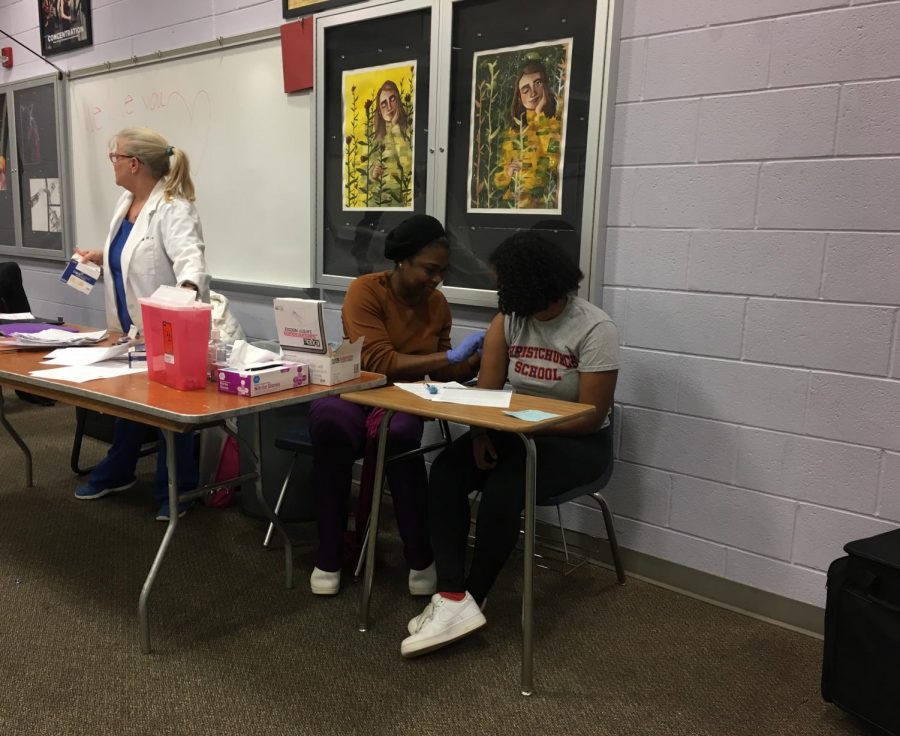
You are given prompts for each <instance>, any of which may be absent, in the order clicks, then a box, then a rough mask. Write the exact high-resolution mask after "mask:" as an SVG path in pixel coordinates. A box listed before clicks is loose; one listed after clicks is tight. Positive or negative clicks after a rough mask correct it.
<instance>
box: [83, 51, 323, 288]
mask: <svg viewBox="0 0 900 736" xmlns="http://www.w3.org/2000/svg"><path fill="white" fill-rule="evenodd" d="M311 107H312V105H311V96H310V94H308V93H304V94H302V95H290V96H289V95H286V94H285V92H284V86H283V77H282V67H281V45H280V42H279V39H278V38H275V39H273V40H270V41H268V40H267V41H263V42H259V43H255V44H252V45H247V46H238V47H232V48H225V49H221V50H216V51H214V52H209V53H205V54H201V55H195V56H187V57H182V58H178V59H173V60H170V61H164V62H159V63H154V64H150V65H146V66H138V67H134V68H130V69H124V70H117V71H113V72H109V73H104V74H99V75H97V76H91V77H85V78H83V79H75V80H72V81H71V82H70V87H69V130H70V135H71V156H70V161H71V164H70V167H71V171H72V175H73V181H72V186H71V189H70V191H71V192H72V198H73V203H74V212H75V235H76V238H75V241H74V242H75V244H76V245H77V246H78V247H80V248H88V249H91V248H102V247H103V243H104V241H105V239H106V235H107V233H108V231H109V222H110V218H111V217H112V214H113V209H114V206H115V203H116V200H117V199H118V197H119V195H120V194H121V192H122V190H121V189H119V188H118V187H116V185H115V182H114V181H113V170H112V164H110V162H109V159H108V158H107V153H108V152H109V147H108V143H109V140H110V138H111V137H112V136H113V135H115V133H116V132H117V131H119V130H121V129H122V128H125V127H129V126H133V125H142V126H147V127H150V128H154V129H156V130H158V131H159V132H160V133H162V135H163V136H164V137H165V138H166V139H167V140H168V141H169V143H170V145H174V146H176V147H179V148H182V149H183V150H184V151H185V152H186V153H187V154H188V157H189V158H190V163H191V175H192V177H193V179H194V184H195V186H196V189H197V200H196V205H197V210H198V212H199V213H200V220H201V222H202V224H203V235H204V240H205V241H206V257H207V262H208V264H209V269H210V272H211V274H212V277H213V278H214V279H224V280H229V281H238V282H248V283H253V284H266V285H274V286H291V287H309V286H311V285H312V277H311V270H312V269H311V261H312V255H311V247H310V243H311V232H312V231H311V225H310V223H311V219H310V218H311V206H310V204H311V203H310V199H311V195H310V190H311V188H310V181H311V173H310V172H311V170H312V155H311V146H310V142H311V133H310V125H311V112H310V111H311Z"/></svg>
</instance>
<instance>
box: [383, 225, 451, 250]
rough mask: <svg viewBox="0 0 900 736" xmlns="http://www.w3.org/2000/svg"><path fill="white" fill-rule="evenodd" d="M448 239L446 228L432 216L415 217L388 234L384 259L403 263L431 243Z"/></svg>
mask: <svg viewBox="0 0 900 736" xmlns="http://www.w3.org/2000/svg"><path fill="white" fill-rule="evenodd" d="M446 237H447V233H446V232H445V231H444V226H443V225H441V223H440V222H438V221H437V220H436V219H435V218H433V217H432V216H431V215H413V216H412V217H408V218H407V219H405V220H404V221H403V222H401V223H400V224H399V225H397V227H395V228H394V229H393V230H391V231H390V232H389V233H388V234H387V238H385V241H384V257H385V258H387V259H388V260H391V261H402V260H404V259H406V258H409V257H410V256H414V255H415V254H416V253H418V252H419V251H420V250H422V248H424V247H425V246H426V245H428V244H429V243H433V242H434V241H435V240H438V239H439V238H446Z"/></svg>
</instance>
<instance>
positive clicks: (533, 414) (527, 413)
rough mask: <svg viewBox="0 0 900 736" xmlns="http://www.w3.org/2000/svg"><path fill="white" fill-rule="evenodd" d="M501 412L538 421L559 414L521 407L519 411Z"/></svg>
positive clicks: (526, 420)
mask: <svg viewBox="0 0 900 736" xmlns="http://www.w3.org/2000/svg"><path fill="white" fill-rule="evenodd" d="M503 413H504V414H506V415H508V416H511V417H515V418H516V419H521V420H523V421H525V422H540V421H541V420H543V419H554V418H555V417H558V416H559V414H551V413H550V412H549V411H541V410H540V409H522V410H520V411H505V412H503Z"/></svg>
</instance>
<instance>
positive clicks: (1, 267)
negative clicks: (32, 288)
mask: <svg viewBox="0 0 900 736" xmlns="http://www.w3.org/2000/svg"><path fill="white" fill-rule="evenodd" d="M30 311H31V306H30V305H29V304H28V297H27V296H26V295H25V287H24V286H23V285H22V270H21V269H20V268H19V264H18V263H15V262H14V261H6V262H5V263H0V312H4V313H7V314H9V313H13V314H14V313H17V312H30Z"/></svg>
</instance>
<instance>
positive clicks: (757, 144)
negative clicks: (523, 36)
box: [0, 0, 900, 605]
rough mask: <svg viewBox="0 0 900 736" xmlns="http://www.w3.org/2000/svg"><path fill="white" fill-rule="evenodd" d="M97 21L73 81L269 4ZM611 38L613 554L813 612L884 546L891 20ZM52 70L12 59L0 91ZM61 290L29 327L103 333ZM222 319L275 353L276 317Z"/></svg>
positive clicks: (668, 0)
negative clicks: (616, 339) (628, 554)
mask: <svg viewBox="0 0 900 736" xmlns="http://www.w3.org/2000/svg"><path fill="white" fill-rule="evenodd" d="M570 1H572V2H574V1H577V0H570ZM93 7H94V46H93V48H90V49H84V50H79V51H76V52H73V53H71V54H67V55H64V56H58V57H55V59H54V60H55V61H56V62H57V63H58V64H60V65H62V66H63V67H64V68H72V69H77V68H81V67H86V66H91V65H93V64H97V63H101V62H103V61H106V60H116V59H122V58H128V57H130V56H132V55H141V54H146V53H151V52H153V51H156V50H157V49H163V50H165V49H171V48H178V47H181V46H186V45H190V44H194V43H200V42H203V41H210V40H212V39H214V38H216V37H217V36H231V35H235V34H239V33H245V32H248V31H252V30H257V29H263V28H273V27H276V26H277V25H279V24H280V23H281V3H280V0H265V1H264V2H258V1H256V0H179V1H178V2H175V1H174V0H154V1H153V2H151V1H150V0H94V2H93ZM0 27H3V28H4V30H7V31H9V32H10V33H13V34H15V35H16V36H17V38H19V39H21V40H22V41H24V42H25V43H27V44H29V45H30V46H31V47H32V48H39V47H40V44H39V40H38V32H37V2H35V0H0ZM622 38H623V41H622V48H621V59H620V76H619V83H618V103H617V105H616V120H615V137H616V140H615V150H614V158H613V165H614V166H613V172H612V195H611V202H610V211H609V224H610V227H609V231H608V243H607V261H606V276H605V283H606V284H607V288H606V289H605V293H604V301H603V306H604V308H605V309H607V311H609V312H610V313H611V314H612V315H613V317H614V318H615V319H616V321H617V323H618V325H619V327H620V330H621V335H622V341H623V351H622V354H623V359H624V365H623V370H622V372H621V380H620V384H619V390H618V393H617V401H618V403H619V408H618V412H619V422H618V425H619V445H618V454H619V462H618V467H617V469H616V474H615V477H614V481H613V486H612V487H611V489H610V490H609V496H610V498H611V501H612V503H613V508H614V510H615V512H616V514H617V527H618V529H619V531H620V534H621V537H622V542H623V543H624V544H625V545H626V546H627V547H630V548H632V549H635V550H639V551H641V552H646V553H648V554H651V555H653V556H656V557H659V558H661V559H664V560H671V561H673V562H676V563H680V564H682V565H686V566H688V567H691V568H694V569H697V570H701V571H704V572H710V573H714V574H716V575H720V576H724V577H726V578H729V579H731V580H735V581H738V582H741V583H746V584H748V585H750V586H753V587H755V588H759V589H761V590H766V591H772V592H775V593H779V594H781V595H784V596H787V597H788V598H792V599H795V600H799V601H804V602H807V603H812V604H815V605H822V603H823V601H824V590H825V585H824V583H825V581H824V570H825V569H826V566H827V564H828V562H829V561H830V560H831V559H833V558H834V557H836V556H838V555H839V554H840V548H841V546H842V545H843V544H844V543H845V542H846V541H848V540H850V539H854V538H857V537H861V536H864V535H868V534H872V533H876V532H879V531H882V530H885V529H888V528H893V527H895V526H896V525H897V523H898V522H900V340H898V336H897V332H898V317H897V312H898V310H897V306H898V304H900V233H898V231H900V102H898V94H900V2H893V1H892V2H861V1H860V0H840V1H838V0H830V1H829V0H624V19H623V27H622ZM47 71H48V69H47V67H46V66H44V65H43V64H41V63H40V62H37V61H33V60H30V59H29V58H28V56H27V55H26V54H25V53H24V52H21V51H20V50H17V51H16V66H15V68H14V69H13V70H11V71H7V70H0V84H3V83H6V82H11V81H17V80H19V79H25V78H30V77H34V76H37V75H40V74H46V73H47ZM83 245H84V244H83ZM59 270H60V269H59V265H58V264H50V265H45V264H41V263H40V262H37V261H29V262H28V263H26V264H25V272H26V273H25V278H26V281H27V286H28V290H29V294H30V295H32V298H33V300H34V302H35V304H36V306H35V309H36V310H39V311H40V312H41V313H43V314H48V315H54V314H62V315H65V316H66V317H67V318H68V319H70V320H77V321H80V322H83V323H87V324H102V323H103V315H102V308H103V307H102V300H101V299H100V298H99V295H96V294H95V295H92V297H91V299H90V300H88V301H85V300H84V299H82V298H81V297H73V296H71V295H70V294H69V293H68V291H69V290H68V289H67V288H66V287H64V286H62V285H61V284H60V283H59V281H58V273H59ZM228 296H230V297H232V299H233V304H234V307H235V311H236V313H237V314H238V316H239V318H240V319H241V320H242V322H243V323H244V325H245V327H246V328H247V330H248V333H249V334H251V335H252V336H254V337H262V338H264V337H269V336H271V335H272V334H273V331H274V324H273V322H272V316H271V302H270V300H269V299H268V298H265V297H259V296H255V295H249V294H239V293H229V294H228ZM328 296H329V299H330V300H331V301H332V302H333V303H332V305H331V306H332V307H333V309H331V310H329V313H328V318H329V322H330V323H331V324H336V323H337V319H338V312H337V307H338V304H337V302H336V301H335V300H336V299H339V297H338V296H337V295H335V294H334V293H329V295H328ZM95 297H96V298H95ZM454 311H455V313H456V317H457V318H458V321H459V322H461V323H462V325H463V326H464V327H463V329H466V328H470V327H472V326H474V325H477V324H478V323H479V320H481V319H482V318H483V315H482V314H481V313H479V312H478V310H472V309H468V310H466V309H458V310H454ZM459 318H461V319H459ZM567 519H568V522H567V523H568V525H569V526H571V527H572V528H575V529H579V530H585V531H590V532H591V533H598V532H599V530H600V529H601V528H602V524H601V523H600V519H599V515H598V514H595V513H594V512H593V511H591V510H589V509H587V508H586V507H583V508H578V509H574V510H573V511H572V512H570V513H569V515H568V517H567Z"/></svg>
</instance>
